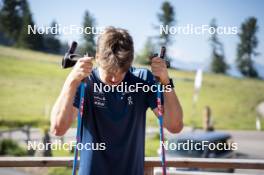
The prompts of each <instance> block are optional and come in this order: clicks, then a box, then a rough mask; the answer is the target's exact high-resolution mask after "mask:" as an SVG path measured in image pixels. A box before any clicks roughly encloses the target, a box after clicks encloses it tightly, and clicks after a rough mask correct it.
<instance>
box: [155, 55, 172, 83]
mask: <svg viewBox="0 0 264 175" xmlns="http://www.w3.org/2000/svg"><path fill="white" fill-rule="evenodd" d="M151 71H152V73H153V75H154V76H155V77H158V80H159V82H160V83H161V84H163V85H167V84H169V83H170V80H169V74H168V69H167V64H166V61H165V60H164V59H162V58H160V57H154V58H152V59H151Z"/></svg>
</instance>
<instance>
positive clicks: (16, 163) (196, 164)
mask: <svg viewBox="0 0 264 175" xmlns="http://www.w3.org/2000/svg"><path fill="white" fill-rule="evenodd" d="M72 162H73V158H72V157H0V167H71V166H72ZM166 165H167V167H192V168H233V169H264V160H259V159H213V158H210V159H208V158H167V161H166ZM153 167H161V163H160V158H159V157H146V158H145V168H147V169H148V168H149V169H151V168H153Z"/></svg>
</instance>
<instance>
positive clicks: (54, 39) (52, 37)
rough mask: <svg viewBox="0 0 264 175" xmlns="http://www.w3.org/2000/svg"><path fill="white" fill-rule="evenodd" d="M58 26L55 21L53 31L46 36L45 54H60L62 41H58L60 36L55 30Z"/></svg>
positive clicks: (52, 25) (52, 24) (52, 26)
mask: <svg viewBox="0 0 264 175" xmlns="http://www.w3.org/2000/svg"><path fill="white" fill-rule="evenodd" d="M56 25H57V22H56V21H53V22H52V23H51V25H50V27H51V29H52V31H51V33H48V34H46V35H44V48H45V52H49V53H55V54H58V53H60V50H61V43H60V40H59V39H58V34H56V31H55V30H53V29H55V27H56Z"/></svg>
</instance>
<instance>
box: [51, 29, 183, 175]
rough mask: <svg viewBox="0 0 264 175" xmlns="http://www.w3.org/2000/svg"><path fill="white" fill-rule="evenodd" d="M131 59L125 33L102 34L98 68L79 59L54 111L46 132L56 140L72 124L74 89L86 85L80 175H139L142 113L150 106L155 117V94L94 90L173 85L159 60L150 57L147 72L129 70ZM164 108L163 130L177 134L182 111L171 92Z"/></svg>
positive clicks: (76, 99) (75, 102) (107, 31)
mask: <svg viewBox="0 0 264 175" xmlns="http://www.w3.org/2000/svg"><path fill="white" fill-rule="evenodd" d="M133 57H134V46H133V40H132V37H131V36H130V35H129V34H128V32H127V31H126V30H123V29H119V28H113V27H109V28H107V29H105V32H104V33H103V34H102V35H101V36H100V37H99V39H98V43H97V50H96V62H97V63H98V68H96V69H93V68H92V67H93V64H92V57H84V58H81V59H79V60H78V62H77V63H76V65H75V66H74V68H73V70H72V71H71V73H70V74H69V75H68V77H67V79H66V81H65V84H64V86H63V89H62V91H61V93H60V95H59V97H58V99H57V101H56V103H55V105H54V107H53V110H52V114H51V132H52V133H53V134H55V135H57V136H61V135H63V134H64V133H65V132H66V131H67V129H68V128H69V127H70V126H71V124H72V122H73V121H74V120H75V119H76V116H77V111H78V107H79V100H80V97H79V96H80V95H79V94H80V93H79V91H78V87H79V85H80V83H81V81H82V80H83V79H85V80H86V82H87V87H86V89H85V100H84V113H83V117H82V122H83V126H82V141H81V143H82V144H87V143H89V145H92V150H87V149H82V150H81V161H80V169H79V174H80V175H143V172H144V142H145V121H146V110H147V109H148V107H151V109H152V110H153V112H154V113H155V114H156V116H158V110H157V104H156V92H152V91H144V90H143V89H142V88H139V89H138V91H137V92H129V91H125V92H120V91H118V90H117V89H114V88H113V89H114V90H113V91H108V92H104V91H102V90H101V91H100V90H98V87H100V86H103V87H105V86H109V85H111V87H113V86H115V85H120V84H123V85H124V84H125V85H126V86H131V85H136V84H140V85H141V86H148V87H150V86H153V85H155V81H154V76H155V77H158V79H159V81H160V83H161V84H162V85H172V84H171V81H170V79H169V76H168V71H167V67H166V63H165V61H164V60H162V59H161V58H159V57H154V58H153V59H152V62H151V70H152V73H151V72H150V71H148V70H147V69H136V68H132V67H131V64H132V61H133ZM153 75H154V76H153ZM163 104H164V127H165V128H167V129H168V130H169V131H170V132H172V133H177V132H180V131H181V129H182V127H183V122H182V109H181V105H180V103H179V101H178V99H177V96H176V94H175V92H174V90H173V89H172V90H171V91H165V92H164V94H163ZM102 143H103V144H104V145H103V146H102V145H101V144H102ZM98 145H99V146H98ZM100 146H101V147H100ZM102 147H105V149H103V150H102V149H100V148H102Z"/></svg>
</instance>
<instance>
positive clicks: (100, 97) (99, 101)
mask: <svg viewBox="0 0 264 175" xmlns="http://www.w3.org/2000/svg"><path fill="white" fill-rule="evenodd" d="M105 104H106V98H105V96H104V94H103V93H95V94H94V105H95V106H97V107H99V108H104V107H105Z"/></svg>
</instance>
